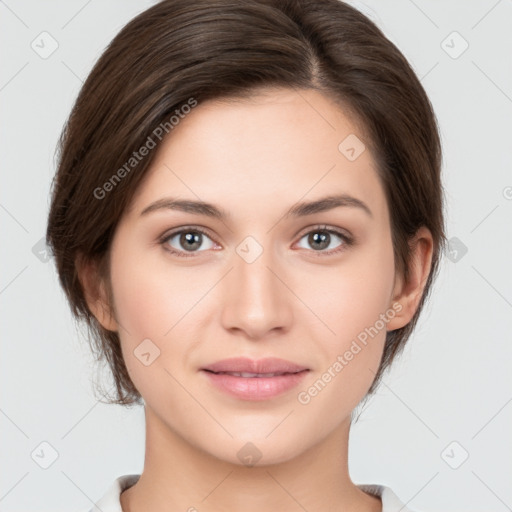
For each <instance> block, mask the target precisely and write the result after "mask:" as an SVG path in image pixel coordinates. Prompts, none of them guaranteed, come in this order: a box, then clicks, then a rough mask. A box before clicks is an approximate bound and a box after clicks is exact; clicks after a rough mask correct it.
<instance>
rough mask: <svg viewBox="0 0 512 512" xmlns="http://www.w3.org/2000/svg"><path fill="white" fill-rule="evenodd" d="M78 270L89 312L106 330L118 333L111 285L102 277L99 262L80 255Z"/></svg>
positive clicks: (77, 261)
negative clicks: (108, 290)
mask: <svg viewBox="0 0 512 512" xmlns="http://www.w3.org/2000/svg"><path fill="white" fill-rule="evenodd" d="M76 268H77V273H78V279H79V280H80V284H81V285H82V288H83V290H84V295H85V299H86V301H87V305H88V306H89V310H90V311H91V313H92V314H93V315H94V316H95V318H96V320H98V322H99V323H100V324H101V325H102V326H103V327H104V328H105V329H107V330H108V331H117V330H118V326H117V322H116V320H115V318H114V316H113V314H112V309H113V308H112V305H111V304H110V299H109V294H108V293H107V287H108V286H109V284H108V283H107V282H106V279H105V278H104V277H103V276H102V275H101V272H100V269H99V264H98V262H97V261H88V260H85V258H84V257H83V256H82V255H79V256H78V257H77V259H76Z"/></svg>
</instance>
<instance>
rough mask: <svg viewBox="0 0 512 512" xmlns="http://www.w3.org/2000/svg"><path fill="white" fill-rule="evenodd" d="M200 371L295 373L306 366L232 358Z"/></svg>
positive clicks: (281, 360)
mask: <svg viewBox="0 0 512 512" xmlns="http://www.w3.org/2000/svg"><path fill="white" fill-rule="evenodd" d="M201 369H202V370H209V371H211V372H215V373H218V372H248V373H297V372H301V371H303V370H308V369H309V368H307V367H306V366H301V365H299V364H296V363H292V362H291V361H287V360H286V359H280V358H277V357H267V358H265V359H257V360H255V359H250V358H248V357H233V358H230V359H222V360H221V361H217V362H215V363H213V364H209V365H208V366H205V367H204V368H201Z"/></svg>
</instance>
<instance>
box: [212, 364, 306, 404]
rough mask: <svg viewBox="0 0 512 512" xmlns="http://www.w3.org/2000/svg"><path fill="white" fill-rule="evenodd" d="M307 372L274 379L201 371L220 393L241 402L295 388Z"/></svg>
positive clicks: (260, 398)
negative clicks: (238, 399)
mask: <svg viewBox="0 0 512 512" xmlns="http://www.w3.org/2000/svg"><path fill="white" fill-rule="evenodd" d="M308 371H309V370H304V371H302V372H298V373H287V374H285V375H277V376H275V377H237V376H235V375H228V374H225V373H224V374H218V373H213V372H209V371H206V370H203V373H204V374H206V376H207V377H208V378H209V379H210V382H211V383H212V384H213V385H214V386H216V387H217V388H218V389H220V390H221V391H224V392H226V393H228V394H230V395H232V396H235V397H237V398H241V399H243V400H266V399H268V398H273V397H275V396H278V395H281V394H283V393H286V392H287V391H289V390H290V389H292V388H294V387H295V386H297V385H298V384H299V383H300V382H301V381H302V379H303V378H304V377H305V375H306V373H308Z"/></svg>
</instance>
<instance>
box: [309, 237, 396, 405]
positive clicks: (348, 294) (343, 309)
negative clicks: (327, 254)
mask: <svg viewBox="0 0 512 512" xmlns="http://www.w3.org/2000/svg"><path fill="white" fill-rule="evenodd" d="M317 277H318V276H317ZM393 281H394V261H393V251H392V246H391V243H390V242H389V243H387V242H386V241H385V240H383V241H381V242H380V244H375V246H373V247H369V248H368V250H365V251H360V252H358V253H357V257H355V256H354V257H351V258H347V260H346V262H344V264H343V265H340V267H339V269H337V270H336V271H333V272H329V273H328V274H325V276H323V277H322V279H321V280H320V281H319V280H318V279H315V290H316V291H315V293H314V294H312V295H311V294H310V297H312V299H313V304H311V309H313V310H314V311H316V312H317V313H318V316H319V317H320V318H321V320H322V321H323V322H324V323H325V324H326V325H327V326H329V329H327V328H325V327H323V326H321V327H322V329H323V330H322V332H323V333H324V335H323V336H322V337H321V340H323V342H320V343H318V346H319V347H320V348H321V350H323V351H324V356H325V357H324V359H325V360H327V361H328V364H327V367H326V368H325V369H323V371H327V370H328V368H329V367H330V365H333V364H335V363H336V361H338V362H339V358H338V356H341V357H342V362H341V363H340V364H341V365H342V366H343V368H341V367H340V366H339V365H337V367H336V368H337V369H338V370H340V371H338V372H336V375H339V377H337V379H335V380H336V381H337V383H338V385H339V386H341V387H343V388H344V389H345V391H344V393H346V390H347V389H352V390H353V391H354V393H355V395H356V394H358V393H360V392H361V391H364V390H366V388H367V387H369V386H370V384H371V382H372V381H373V378H374V373H373V372H376V371H377V369H378V366H379V363H380V359H381V357H382V352H383V348H384V343H385V338H386V331H387V322H389V321H390V320H391V319H392V318H393V316H394V310H393V309H392V307H391V306H392V303H391V302H390V296H391V293H392V288H393ZM383 318H385V319H387V322H386V321H385V320H383ZM319 329H320V327H319ZM331 331H333V332H331ZM317 338H318V336H317ZM319 341H320V340H319ZM370 370H372V371H370ZM334 371H335V369H334V368H333V369H331V372H334ZM342 383H343V384H342ZM334 387H338V386H336V385H335V386H334ZM340 389H341V388H340ZM355 395H354V400H355V402H356V403H357V402H358V401H359V400H358V399H356V396H355Z"/></svg>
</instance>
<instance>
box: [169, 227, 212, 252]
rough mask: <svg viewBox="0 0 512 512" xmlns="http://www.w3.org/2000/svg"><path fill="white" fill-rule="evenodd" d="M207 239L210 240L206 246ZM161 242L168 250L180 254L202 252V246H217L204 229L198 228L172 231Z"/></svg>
mask: <svg viewBox="0 0 512 512" xmlns="http://www.w3.org/2000/svg"><path fill="white" fill-rule="evenodd" d="M205 241H208V243H207V244H206V246H205ZM161 243H162V244H164V246H165V247H166V248H167V250H168V251H170V252H172V253H174V254H177V255H179V256H187V254H184V253H195V252H202V251H201V250H200V249H201V247H202V248H203V249H205V250H208V249H212V248H213V247H214V246H215V244H214V242H213V241H212V240H211V238H210V237H209V236H208V235H207V234H206V233H205V232H204V231H202V230H200V229H197V228H193V229H192V228H189V229H181V230H180V231H175V232H173V233H170V234H169V235H167V236H165V237H164V238H163V239H162V240H161Z"/></svg>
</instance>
